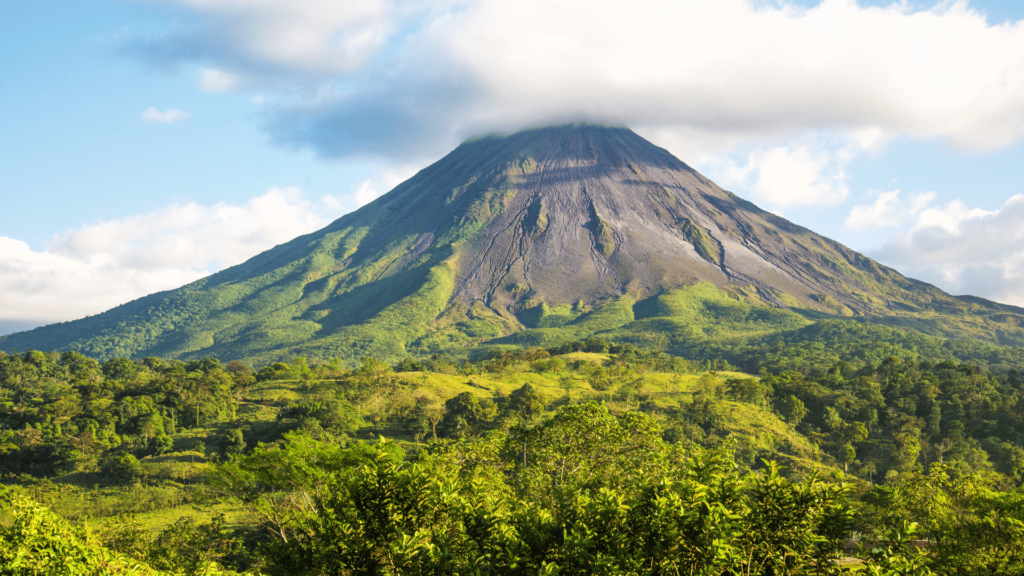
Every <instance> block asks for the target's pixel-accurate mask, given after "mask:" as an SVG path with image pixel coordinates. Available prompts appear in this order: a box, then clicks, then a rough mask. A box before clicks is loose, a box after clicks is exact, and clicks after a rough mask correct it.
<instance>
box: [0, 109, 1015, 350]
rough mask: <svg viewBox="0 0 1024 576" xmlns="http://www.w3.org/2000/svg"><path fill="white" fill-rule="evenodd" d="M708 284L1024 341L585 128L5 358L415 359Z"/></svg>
mask: <svg viewBox="0 0 1024 576" xmlns="http://www.w3.org/2000/svg"><path fill="white" fill-rule="evenodd" d="M701 281H704V282H711V283H713V284H715V285H717V286H719V287H721V288H723V289H725V290H727V291H728V292H730V293H731V294H733V295H734V296H736V297H737V298H743V299H746V300H749V301H752V302H755V303H762V304H767V305H772V306H778V307H797V308H801V309H804V310H809V311H812V312H813V311H816V312H817V313H821V314H830V315H839V316H872V317H875V318H877V319H879V320H880V321H886V322H889V323H899V324H900V325H908V324H907V322H905V321H904V320H903V319H900V320H898V321H893V320H892V319H893V318H896V317H897V316H900V315H902V316H900V318H906V317H912V319H913V324H910V325H913V326H914V327H915V328H918V329H922V330H926V331H930V332H932V333H935V334H943V335H949V334H956V335H964V334H966V335H968V336H969V337H977V338H982V339H987V340H990V341H998V342H1003V343H1009V342H1013V343H1017V342H1024V330H1022V329H1021V328H1020V326H1019V325H1020V324H1021V322H1018V320H1019V319H1020V318H1021V317H1024V316H1021V315H1022V314H1024V310H1021V309H1018V308H1014V307H1008V306H1001V305H997V304H994V303H991V302H988V301H985V300H982V299H975V298H971V299H969V298H954V297H952V296H949V295H947V294H945V293H943V292H942V291H940V290H938V289H936V288H934V287H933V286H930V285H928V284H924V283H921V282H917V281H914V280H909V279H907V278H905V277H903V276H902V275H901V274H899V273H898V272H896V271H895V270H892V269H889V268H886V267H884V266H881V265H879V264H877V263H876V262H874V261H872V260H871V259H869V258H867V257H865V256H862V255H860V254H858V253H856V252H853V251H852V250H849V249H847V248H846V247H844V246H842V245H840V244H838V243H836V242H834V241H832V240H829V239H828V238H825V237H823V236H820V235H818V234H815V233H813V232H811V231H810V230H807V229H805V228H802V227H800V226H796V225H794V224H792V223H790V222H788V221H786V220H784V219H782V218H779V217H777V216H774V215H772V214H769V213H767V212H765V211H763V210H761V209H759V208H757V207H756V206H754V205H753V204H751V203H749V202H746V201H744V200H742V199H740V198H738V197H736V196H735V195H733V194H731V193H729V192H727V191H725V190H722V189H721V188H719V187H718V186H716V185H715V184H714V183H713V182H711V181H709V180H708V179H707V178H704V177H703V176H701V175H700V174H698V173H697V172H695V171H694V170H693V169H691V168H690V167H689V166H687V165H686V164H684V163H683V162H681V161H679V160H678V159H676V158H675V157H673V156H672V155H671V154H669V153H668V152H667V151H665V150H663V149H661V148H658V147H656V146H654V145H653V144H651V143H650V142H647V141H646V140H644V139H642V138H640V137H639V136H637V135H636V134H634V133H633V132H631V131H630V130H628V129H625V128H608V127H601V126H592V125H567V126H555V127H549V128H541V129H536V130H528V131H524V132H520V133H517V134H513V135H511V136H488V137H483V138H478V139H475V140H471V141H468V142H466V143H464V144H462V145H461V146H459V147H458V148H457V149H456V150H454V151H453V152H451V153H450V154H448V155H447V156H446V157H444V158H442V159H441V160H439V161H438V162H436V163H434V164H432V165H431V166H428V167H427V168H425V169H423V170H422V171H420V172H419V173H418V174H416V175H415V176H414V177H412V178H410V179H409V180H407V181H406V182H403V183H402V184H400V185H399V186H397V187H396V188H395V189H394V190H392V191H391V192H389V193H387V194H385V195H384V196H382V197H380V198H378V199H377V200H375V201H374V202H372V203H370V204H368V205H367V206H364V207H363V208H361V209H359V210H357V211H355V212H353V213H351V214H348V215H346V216H343V217H342V218H339V219H338V220H337V221H335V222H333V223H332V224H331V225H330V226H327V227H326V228H324V229H323V230H320V231H318V232H315V233H313V234H309V235H306V236H302V237H299V238H296V239H295V240H293V241H291V242H288V243H286V244H283V245H281V246H278V247H276V248H274V249H272V250H268V251H267V252H265V253H263V254H260V255H258V256H256V257H254V258H252V259H251V260H249V261H248V262H245V263H243V264H241V265H238V266H235V267H232V268H229V269H227V270H224V271H222V272H219V273H217V274H214V275H212V276H210V277H208V278H204V279H202V280H199V281H198V282H194V283H192V284H190V285H188V286H184V287H182V288H180V289H177V290H172V291H169V292H163V293H159V294H154V295H151V296H147V297H145V298H141V299H139V300H136V301H134V302H130V303H128V304H125V305H122V306H119V307H117V308H114V309H113V310H110V311H108V312H105V313H103V314H100V315H98V316H94V317H90V318H85V319H82V320H78V321H75V322H67V323H63V324H58V325H52V326H47V327H43V328H38V329H36V330H32V331H29V332H23V333H20V334H14V335H11V336H7V337H4V338H0V346H2V347H3V348H4V349H7V350H10V349H12V348H14V349H18V350H23V349H27V348H36V349H42V350H64V349H74V350H80V351H82V352H84V353H87V354H91V355H93V356H96V357H111V356H129V357H140V356H148V355H159V356H170V357H201V356H206V355H212V356H219V357H222V358H246V359H250V360H253V361H257V362H261V361H267V360H272V359H277V358H282V357H288V356H290V355H295V354H311V355H319V356H324V357H327V356H339V357H344V358H359V357H361V356H363V355H370V354H372V355H377V356H380V357H383V358H398V357H402V356H405V355H406V354H409V353H417V352H420V353H422V352H425V351H432V350H439V349H442V350H443V349H445V347H446V346H448V347H453V346H464V345H467V344H471V343H474V342H481V341H485V340H487V339H488V338H494V337H498V336H502V335H505V334H509V333H512V332H516V331H519V330H523V329H527V328H530V327H531V319H536V318H538V314H536V313H534V312H537V311H538V310H540V311H543V310H548V309H550V308H551V307H558V306H560V305H574V306H575V309H576V310H582V309H585V308H587V307H591V306H594V305H599V304H601V303H604V302H609V301H614V300H616V298H617V297H626V296H628V297H629V298H631V299H632V300H641V299H644V298H647V297H650V296H656V295H658V294H661V293H664V292H665V291H667V290H670V289H673V288H677V287H680V286H686V285H690V284H693V283H696V282H701ZM632 300H630V301H632ZM997 312H998V313H999V314H995V313H997ZM540 316H543V314H541V315H540ZM626 316H629V314H627V315H626ZM996 316H998V318H997V317H996ZM968 317H969V318H970V320H969V323H971V324H970V326H965V325H964V320H963V318H968ZM886 318H888V320H886ZM951 318H955V320H954V321H950V319H951ZM958 330H959V332H958Z"/></svg>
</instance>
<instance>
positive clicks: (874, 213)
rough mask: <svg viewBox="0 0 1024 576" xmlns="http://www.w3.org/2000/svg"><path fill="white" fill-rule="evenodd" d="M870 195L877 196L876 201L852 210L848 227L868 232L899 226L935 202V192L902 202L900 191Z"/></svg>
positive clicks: (915, 196)
mask: <svg viewBox="0 0 1024 576" xmlns="http://www.w3.org/2000/svg"><path fill="white" fill-rule="evenodd" d="M870 194H874V195H875V196H877V197H876V199H875V201H874V202H872V203H871V204H861V205H857V206H854V207H853V208H852V209H850V215H849V217H847V218H846V226H847V227H849V228H853V229H854V230H866V229H868V228H888V227H892V226H898V225H900V224H902V223H904V222H906V221H907V220H910V219H913V218H914V217H915V216H917V215H918V214H920V213H921V212H922V211H923V210H924V209H925V208H926V207H927V206H928V204H930V203H931V202H932V200H935V192H920V193H918V194H914V195H913V196H911V197H910V199H909V200H900V191H899V189H896V190H892V191H891V192H875V191H872V192H871V193H870Z"/></svg>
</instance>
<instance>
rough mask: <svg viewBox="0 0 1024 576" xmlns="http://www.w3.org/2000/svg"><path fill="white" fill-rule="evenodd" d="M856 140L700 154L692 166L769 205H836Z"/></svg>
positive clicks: (846, 189)
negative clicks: (734, 155) (735, 154)
mask: <svg viewBox="0 0 1024 576" xmlns="http://www.w3.org/2000/svg"><path fill="white" fill-rule="evenodd" d="M852 146H856V143H852V144H851V145H848V146H846V147H841V148H835V147H830V146H827V145H823V144H820V143H817V142H813V141H812V142H811V143H810V144H808V143H797V144H790V145H785V146H771V147H767V148H760V149H757V150H754V151H752V152H750V153H748V154H747V155H746V158H745V161H744V163H743V164H742V165H740V164H737V163H736V162H735V161H733V160H732V159H730V158H722V157H719V158H705V159H703V162H698V163H697V165H698V166H700V167H701V168H702V169H704V170H706V171H707V173H708V175H709V176H711V177H712V178H713V179H715V180H716V181H717V182H718V183H719V184H721V185H722V186H725V187H726V188H729V187H739V188H741V189H743V190H745V191H747V192H748V193H749V194H750V196H751V197H752V198H753V199H756V200H758V201H761V202H764V203H766V204H767V205H768V206H770V207H773V208H778V207H791V206H807V205H812V204H833V205H834V204H838V203H840V202H842V201H843V200H844V199H845V198H846V196H847V195H848V194H849V191H850V189H849V186H848V185H847V182H846V180H847V175H846V165H847V164H848V163H849V162H850V160H851V159H852V158H853V156H854V155H855V149H854V148H853V147H852Z"/></svg>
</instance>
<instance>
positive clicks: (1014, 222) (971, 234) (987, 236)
mask: <svg viewBox="0 0 1024 576" xmlns="http://www.w3.org/2000/svg"><path fill="white" fill-rule="evenodd" d="M1021 222H1024V195H1020V194H1018V195H1016V196H1013V197H1011V198H1010V199H1009V200H1007V201H1006V203H1005V204H1003V206H1002V207H1001V208H999V210H996V211H994V212H989V211H985V210H980V209H977V208H974V209H971V208H968V207H967V206H966V205H965V204H964V203H963V202H961V201H959V200H954V201H953V202H950V203H949V204H947V205H946V206H945V207H938V208H928V209H927V210H924V211H922V212H921V213H920V215H918V217H917V222H916V223H915V225H914V227H913V228H912V229H911V230H910V231H908V232H906V233H902V232H901V233H897V234H895V235H893V237H892V238H890V239H889V241H888V242H887V243H886V244H885V245H883V246H882V247H881V248H880V249H879V250H878V251H877V252H876V253H875V254H873V256H874V257H875V258H877V259H878V260H880V261H881V262H884V263H885V264H888V265H890V266H893V267H895V268H897V269H898V270H900V271H901V272H903V273H904V274H906V275H908V276H911V277H915V278H920V279H922V280H926V281H928V282H932V283H934V284H936V285H937V286H939V287H941V288H942V289H943V290H946V291H948V292H952V293H954V294H974V295H977V296H982V297H985V298H990V299H993V300H997V301H1000V302H1009V303H1012V304H1017V305H1024V226H1022V225H1021Z"/></svg>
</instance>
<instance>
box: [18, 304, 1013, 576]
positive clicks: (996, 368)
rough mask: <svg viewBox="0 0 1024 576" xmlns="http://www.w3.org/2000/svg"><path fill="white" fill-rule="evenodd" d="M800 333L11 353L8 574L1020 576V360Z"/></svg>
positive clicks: (980, 351) (823, 332) (839, 325)
mask: <svg viewBox="0 0 1024 576" xmlns="http://www.w3.org/2000/svg"><path fill="white" fill-rule="evenodd" d="M815 327H817V328H816V329H817V330H818V332H817V333H815V335H814V336H813V337H807V338H803V339H801V338H795V337H791V338H789V339H788V340H783V339H779V340H777V341H774V342H771V343H770V349H769V348H767V347H764V348H759V349H753V348H737V349H724V348H723V349H722V350H720V352H721V354H720V356H719V358H720V359H712V358H710V354H707V353H705V354H700V355H694V356H693V357H695V358H703V359H701V360H697V361H694V360H688V359H685V358H681V357H678V356H671V355H668V354H665V353H662V352H658V351H651V350H644V349H641V348H638V347H636V346H635V345H633V344H628V343H626V344H615V343H611V342H607V341H603V340H600V339H597V338H589V339H586V340H581V341H576V342H569V343H565V344H561V345H557V346H551V347H548V348H527V349H511V348H510V349H507V350H492V351H491V352H490V353H489V354H487V355H486V356H484V357H481V358H478V359H475V360H458V361H456V360H453V359H449V358H445V357H443V356H434V357H432V358H429V359H418V360H417V359H412V358H410V359H407V360H405V361H403V362H400V363H398V364H396V365H388V364H387V363H384V362H381V361H379V360H375V359H373V358H365V359H363V361H362V362H361V363H360V364H359V365H358V366H345V365H343V364H342V363H341V362H340V361H321V360H310V359H306V358H295V359H293V360H291V361H289V362H287V363H284V362H278V363H275V364H271V365H268V366H264V367H260V369H259V370H254V369H253V368H251V367H249V366H247V365H245V364H242V363H240V362H229V363H227V364H222V363H221V362H219V361H217V360H214V359H203V360H195V361H188V362H181V361H166V360H161V359H157V358H146V359H144V360H141V361H133V360H126V359H120V358H114V359H110V360H107V361H105V362H102V363H100V362H97V361H95V360H92V359H89V358H86V357H84V356H82V355H81V354H78V353H75V352H65V353H61V354H55V353H49V354H47V353H41V352H35V351H32V352H28V353H25V354H17V355H15V354H11V355H6V354H3V353H0V475H2V479H3V483H4V484H5V485H6V487H4V488H0V490H2V494H0V500H2V504H0V509H2V512H0V543H2V544H3V545H2V546H0V549H3V550H4V552H0V564H4V565H7V566H9V568H5V569H0V574H6V573H10V574H32V573H61V572H60V570H61V569H60V568H59V566H60V565H61V562H63V563H64V565H65V569H66V570H65V572H64V573H83V572H82V571H83V570H86V569H84V568H82V567H83V566H91V567H96V566H103V567H104V568H103V570H108V573H147V572H146V571H149V573H178V574H200V573H216V572H215V571H218V570H223V571H236V572H245V571H252V572H260V573H265V574H385V573H390V574H451V573H480V574H484V573H491V574H537V573H550V574H555V573H564V574H598V573H599V574H676V573H686V574H803V573H808V574H812V573H813V574H827V573H840V572H842V571H844V570H850V569H855V570H869V571H871V572H870V573H877V574H929V573H932V572H934V573H937V574H1012V573H1022V570H1024V568H1022V567H1024V492H1022V490H1021V487H1020V486H1021V480H1022V475H1024V435H1022V434H1024V423H1022V417H1024V402H1022V400H1024V380H1022V376H1021V369H1022V368H1024V364H1022V363H1020V355H1019V352H1020V351H1019V350H1017V349H1012V348H1006V349H996V348H995V347H984V346H982V347H979V346H977V345H970V344H957V343H946V344H943V345H941V346H936V345H934V343H933V341H932V340H930V339H927V338H916V337H914V336H909V335H908V336H906V337H904V338H902V339H900V338H899V334H900V331H898V330H892V329H888V328H880V327H877V326H863V325H859V324H857V323H843V322H835V323H828V322H821V323H819V324H817V325H815ZM812 328H813V327H812ZM765 346H768V345H767V344H766V345H765ZM993 350H1003V351H1002V352H994V351H993ZM705 352H707V351H705ZM758 358H759V359H760V360H757V359H758ZM754 374H756V376H754ZM58 542H59V543H60V544H59V546H64V547H65V548H61V550H62V551H61V552H59V553H58V554H57V555H56V556H55V555H54V550H55V548H53V547H54V546H58V544H57V543H58ZM4 554H7V555H8V556H3V555H4ZM11 554H14V556H11ZM842 558H846V559H847V560H844V561H842V562H840V561H838V560H839V559H842ZM76 563H77V564H76ZM76 566H77V568H76ZM90 569H91V568H90ZM3 570H7V571H6V572H4V571H3ZM33 570H34V571H33ZM76 570H78V572H76ZM133 570H134V571H135V572H132V571H133ZM86 571H87V570H86Z"/></svg>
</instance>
